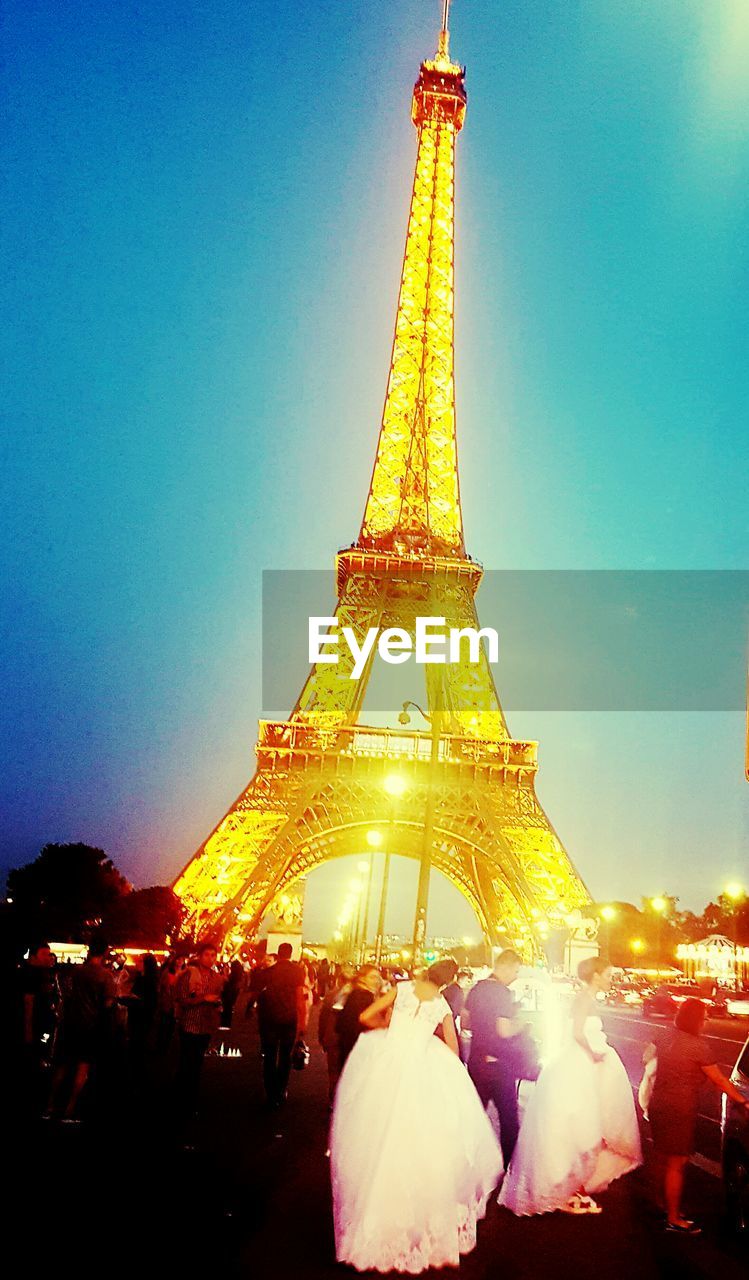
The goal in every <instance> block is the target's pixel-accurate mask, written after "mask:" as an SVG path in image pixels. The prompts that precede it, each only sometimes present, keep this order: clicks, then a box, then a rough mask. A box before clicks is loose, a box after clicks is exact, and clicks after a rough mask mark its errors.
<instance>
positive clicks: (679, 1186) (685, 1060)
mask: <svg viewBox="0 0 749 1280" xmlns="http://www.w3.org/2000/svg"><path fill="white" fill-rule="evenodd" d="M705 1014H706V1011H705V1006H704V1004H703V1003H702V1001H701V1000H697V999H688V1000H685V1001H684V1003H683V1004H682V1006H681V1008H680V1009H679V1011H678V1013H677V1015H676V1018H675V1021H674V1025H673V1027H669V1028H668V1029H667V1030H666V1031H665V1032H664V1034H663V1036H662V1037H660V1039H659V1041H658V1044H657V1045H656V1044H652V1043H651V1044H649V1045H648V1046H647V1048H646V1049H645V1053H644V1055H643V1061H644V1062H645V1063H646V1064H647V1063H648V1062H652V1061H653V1060H654V1059H655V1062H656V1071H655V1083H654V1085H653V1091H652V1094H651V1097H650V1101H649V1103H648V1119H649V1121H650V1132H651V1135H652V1138H653V1149H654V1153H655V1157H656V1162H657V1173H658V1181H659V1183H660V1184H661V1187H662V1195H663V1202H664V1208H665V1210H666V1230H667V1231H673V1232H676V1233H678V1234H680V1235H698V1234H699V1232H700V1227H698V1226H697V1224H696V1223H695V1222H693V1221H692V1219H691V1218H685V1217H684V1214H683V1213H682V1210H681V1200H682V1194H683V1190H684V1169H685V1166H686V1164H687V1161H688V1160H689V1157H690V1156H691V1155H692V1154H693V1152H694V1149H695V1130H696V1126H697V1109H698V1105H699V1100H700V1093H701V1090H702V1086H703V1085H704V1084H705V1083H706V1082H709V1083H710V1084H711V1085H713V1086H714V1088H716V1089H719V1090H720V1092H721V1093H724V1094H726V1095H727V1096H728V1097H729V1098H731V1099H732V1100H733V1101H734V1102H737V1103H738V1104H739V1105H741V1106H744V1107H746V1108H747V1109H749V1102H747V1100H746V1099H745V1098H744V1096H743V1094H742V1093H741V1092H740V1091H739V1090H738V1089H737V1088H736V1087H735V1085H733V1084H732V1083H731V1081H730V1080H729V1079H728V1078H727V1077H726V1076H725V1075H724V1074H723V1072H722V1071H721V1069H720V1067H719V1066H718V1065H717V1063H716V1061H715V1051H714V1050H713V1049H712V1048H711V1047H710V1043H709V1041H708V1040H707V1039H706V1038H705V1037H704V1036H703V1034H702V1033H703V1030H704V1026H705Z"/></svg>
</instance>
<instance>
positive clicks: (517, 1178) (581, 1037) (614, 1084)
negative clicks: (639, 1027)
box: [499, 956, 642, 1215]
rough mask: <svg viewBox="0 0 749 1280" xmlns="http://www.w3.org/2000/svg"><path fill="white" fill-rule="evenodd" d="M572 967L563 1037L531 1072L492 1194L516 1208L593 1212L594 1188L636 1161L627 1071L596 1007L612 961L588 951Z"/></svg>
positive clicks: (524, 1211)
mask: <svg viewBox="0 0 749 1280" xmlns="http://www.w3.org/2000/svg"><path fill="white" fill-rule="evenodd" d="M577 972H578V975H579V977H580V981H581V983H582V986H581V988H580V990H579V991H578V992H577V994H576V995H575V998H574V1001H573V1006H572V1011H571V1017H570V1018H569V1021H568V1024H567V1028H566V1036H565V1038H564V1041H563V1044H562V1047H561V1049H560V1050H559V1052H558V1053H557V1055H556V1056H555V1057H554V1058H552V1059H551V1060H550V1061H549V1062H548V1063H547V1064H546V1066H544V1068H543V1070H542V1071H541V1074H540V1076H539V1077H538V1082H537V1084H536V1086H535V1088H534V1090H533V1092H532V1094H531V1096H530V1100H529V1102H528V1106H527V1107H526V1110H525V1115H524V1118H523V1124H522V1127H521V1129H520V1137H519V1139H518V1143H517V1146H516V1148H515V1152H514V1155H513V1157H512V1161H511V1163H510V1167H509V1170H508V1172H507V1174H506V1175H505V1179H504V1181H503V1183H502V1190H501V1191H500V1194H499V1203H500V1204H501V1205H504V1206H505V1208H507V1209H510V1210H511V1211H512V1212H513V1213H515V1214H519V1215H520V1214H522V1215H525V1214H536V1213H550V1212H552V1211H553V1210H555V1209H562V1210H564V1211H565V1212H566V1213H575V1214H583V1213H600V1212H601V1209H600V1206H599V1205H598V1204H597V1203H596V1202H595V1200H593V1199H592V1195H593V1193H595V1192H598V1191H603V1190H605V1188H606V1187H607V1186H608V1185H609V1183H611V1182H613V1181H614V1179H615V1178H620V1177H621V1176H622V1175H623V1174H625V1173H629V1172H630V1171H631V1170H632V1169H636V1168H637V1166H638V1165H640V1164H642V1149H641V1146H640V1131H639V1128H638V1124H637V1115H636V1113H635V1106H634V1101H633V1099H632V1089H631V1086H630V1083H629V1078H628V1076H627V1072H626V1071H625V1069H624V1065H623V1063H622V1061H621V1058H620V1057H619V1055H618V1053H616V1051H615V1050H614V1049H612V1048H611V1046H610V1045H609V1044H608V1043H607V1040H606V1036H605V1034H604V1031H603V1024H602V1022H601V1018H600V1017H599V1016H598V1014H597V1008H598V1004H597V998H598V996H599V994H600V993H603V992H606V991H608V990H610V988H611V967H610V966H609V965H608V963H607V962H606V960H604V959H603V958H602V957H601V956H591V957H590V958H589V959H588V960H583V961H581V963H580V964H579V965H578V969H577Z"/></svg>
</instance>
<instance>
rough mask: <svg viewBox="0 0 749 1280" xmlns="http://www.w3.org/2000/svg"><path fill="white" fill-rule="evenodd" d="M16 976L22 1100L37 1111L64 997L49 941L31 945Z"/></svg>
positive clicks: (18, 1054)
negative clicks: (26, 957) (61, 992)
mask: <svg viewBox="0 0 749 1280" xmlns="http://www.w3.org/2000/svg"><path fill="white" fill-rule="evenodd" d="M17 978H18V986H17V988H16V992H17V1006H16V1013H17V1019H16V1031H17V1035H16V1043H15V1048H16V1049H17V1050H19V1052H18V1053H17V1054H16V1055H15V1064H16V1065H17V1066H18V1068H19V1075H20V1081H21V1084H20V1088H21V1098H22V1104H23V1106H24V1107H26V1106H28V1108H29V1109H30V1110H32V1111H36V1110H37V1109H38V1108H39V1106H40V1104H41V1102H42V1096H41V1095H42V1087H43V1077H44V1070H45V1068H46V1067H48V1066H49V1063H50V1061H51V1057H52V1050H53V1048H54V1041H55V1031H56V1028H57V1021H58V1017H59V1013H60V1005H61V1001H62V997H61V994H60V987H59V983H58V981H57V976H56V973H55V957H54V954H53V953H52V951H51V950H50V948H49V944H48V943H47V942H37V943H34V944H33V945H32V946H30V947H29V954H28V959H27V960H24V961H23V963H22V965H21V967H20V969H19V970H18V975H17Z"/></svg>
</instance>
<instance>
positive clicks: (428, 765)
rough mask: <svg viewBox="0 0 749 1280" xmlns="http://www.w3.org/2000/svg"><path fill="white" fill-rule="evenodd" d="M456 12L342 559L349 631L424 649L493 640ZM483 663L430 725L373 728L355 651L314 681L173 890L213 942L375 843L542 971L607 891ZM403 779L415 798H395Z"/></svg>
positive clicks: (466, 667) (433, 674)
mask: <svg viewBox="0 0 749 1280" xmlns="http://www.w3.org/2000/svg"><path fill="white" fill-rule="evenodd" d="M448 12H449V0H443V13H442V29H441V31H440V34H439V44H438V48H437V52H436V54H435V55H434V57H433V58H432V59H427V60H426V61H425V62H423V63H422V64H421V68H420V71H419V77H418V80H417V81H416V85H415V87H414V91H413V99H412V104H411V118H412V120H413V123H414V125H415V127H416V130H417V134H418V147H417V154H416V167H415V173H414V181H413V190H412V195H411V206H410V212H409V219H408V232H407V236H406V247H405V254H404V258H403V269H402V274H401V281H400V292H399V297H398V310H397V316H396V322H395V336H394V340H393V348H392V356H391V361H390V373H389V378H388V384H387V393H386V398H385V407H384V411H383V416H382V426H381V429H380V436H379V443H378V446H377V455H376V459H375V463H374V469H373V472H372V480H371V484H370V487H369V494H368V497H367V502H366V507H365V511H364V518H363V521H362V525H361V530H360V532H359V536H358V538H357V540H356V542H354V543H353V544H352V545H351V546H350V547H348V548H347V549H345V550H343V551H340V552H339V553H338V555H337V557H336V571H337V573H336V576H337V590H338V603H337V609H336V618H337V624H338V630H339V633H340V632H341V629H342V628H343V627H344V626H348V627H350V628H351V629H352V631H353V632H354V634H355V636H356V638H357V641H358V642H359V644H361V642H362V639H363V636H364V635H365V634H366V632H367V630H368V628H370V627H382V628H384V627H400V628H403V629H404V630H405V631H406V632H408V633H409V635H411V636H412V637H413V635H414V630H415V619H416V617H417V616H419V615H421V616H427V617H444V618H445V624H446V627H459V628H463V627H477V626H478V623H477V613H476V606H475V601H474V597H475V594H476V591H477V588H478V586H479V583H480V581H481V577H482V569H481V566H480V565H479V564H478V563H477V562H476V561H475V560H473V559H472V558H471V557H470V556H469V555H468V554H467V552H466V550H465V544H464V538H463V520H462V513H461V506H460V494H459V488H458V468H457V453H456V433H455V394H454V376H453V310H454V308H453V284H454V282H453V240H454V195H455V141H456V138H457V135H458V133H459V132H460V130H461V128H462V125H463V120H464V117H465V111H466V91H465V83H464V77H465V69H464V68H462V67H460V66H458V65H456V64H455V63H454V62H453V61H452V59H451V57H450V52H449V31H448ZM464 649H465V646H464ZM464 649H463V651H462V653H461V661H460V662H458V663H452V664H446V665H444V666H437V665H426V666H425V667H424V671H425V673H426V686H427V693H426V696H427V699H428V706H429V710H428V712H427V715H428V717H430V718H431V720H432V729H431V731H419V730H417V729H412V728H408V729H405V728H401V727H398V728H381V727H377V726H374V725H366V724H363V723H360V717H361V713H362V708H363V703H364V696H365V692H366V688H367V683H368V680H369V677H370V674H371V667H372V664H371V661H370V663H369V664H368V666H367V667H366V668H365V670H364V673H363V674H362V675H361V676H360V677H359V678H358V679H352V678H350V676H351V671H352V666H353V659H352V658H351V655H350V654H348V653H347V649H346V646H344V645H342V646H341V647H340V653H339V661H338V663H337V664H332V663H326V662H321V663H319V664H317V665H316V666H314V667H313V668H312V670H311V671H310V674H309V677H308V679H307V681H306V683H305V685H304V687H303V689H302V692H301V694H300V695H299V698H298V700H297V702H296V705H295V706H294V709H293V711H292V712H291V714H290V716H289V718H288V720H285V721H283V722H271V721H267V720H261V721H260V725H259V736H258V742H257V746H256V753H257V770H256V772H255V774H254V776H253V778H252V779H251V781H250V782H249V784H248V786H247V787H246V788H245V789H244V790H243V791H242V793H241V795H239V796H238V797H237V799H236V800H235V802H234V804H232V806H231V808H230V809H229V811H228V813H227V814H226V815H225V816H224V817H223V818H222V819H221V821H220V822H219V823H218V825H217V826H216V827H215V829H214V830H213V831H212V832H211V834H210V835H209V836H208V838H207V839H206V841H205V842H204V844H202V845H201V847H200V848H199V849H198V851H197V853H196V854H195V855H194V857H192V858H191V860H190V861H189V863H188V864H187V866H186V867H185V868H184V870H183V871H182V873H181V874H180V876H179V877H178V879H177V881H176V883H175V886H174V888H175V892H176V893H177V894H178V895H179V896H180V898H181V899H182V901H183V904H184V906H185V907H186V909H187V914H188V921H187V923H188V927H190V928H191V929H192V930H193V931H194V933H195V934H196V935H197V934H198V933H199V932H201V931H203V932H206V931H211V932H212V933H214V934H215V933H220V934H222V935H223V936H224V938H225V939H226V942H227V945H228V946H229V948H230V949H231V948H236V947H237V946H239V945H240V944H241V942H242V940H243V939H245V938H251V937H252V936H253V935H254V934H255V932H256V931H257V928H258V926H259V924H260V922H261V920H262V918H263V916H264V915H265V913H266V912H267V911H269V910H272V909H273V904H274V901H275V902H276V904H278V903H279V902H281V903H283V904H285V906H286V907H288V902H289V894H290V891H291V892H292V894H293V886H294V885H295V884H296V883H298V882H300V881H303V878H304V877H305V876H306V875H307V874H308V873H309V872H310V871H312V870H313V869H314V868H315V867H318V866H319V865H320V864H321V863H323V862H326V861H328V860H329V859H331V858H336V857H339V856H341V855H344V854H356V853H361V852H362V851H363V850H364V849H366V845H367V833H369V832H371V831H372V830H373V829H374V830H375V831H379V832H380V833H381V834H382V837H383V839H386V840H387V845H388V849H392V851H393V852H397V853H399V854H402V855H404V856H406V857H413V858H422V866H423V864H424V858H423V857H422V854H423V848H422V846H424V845H425V843H426V844H427V845H428V851H427V852H428V854H429V855H430V861H431V865H432V866H434V867H436V868H437V869H438V870H439V871H441V872H442V873H443V874H444V875H445V876H446V877H447V879H448V880H450V881H452V883H453V884H454V885H456V886H457V887H458V888H459V889H460V890H461V891H462V893H463V894H464V895H465V897H466V898H467V899H468V901H469V902H470V904H471V905H472V907H473V909H474V911H475V913H476V916H477V917H478V920H479V922H480V924H481V928H482V930H483V932H484V936H485V938H486V939H487V940H488V941H489V942H490V943H492V944H495V945H496V944H503V945H507V944H512V945H513V946H515V947H516V948H517V949H519V950H520V951H521V952H522V953H523V954H524V955H525V956H526V957H527V958H528V959H531V958H539V957H542V956H543V954H544V946H545V939H546V938H547V937H548V935H549V933H550V932H551V931H553V930H555V929H557V928H564V927H565V922H569V921H570V919H571V918H577V919H579V917H580V913H581V911H583V910H584V908H585V907H586V906H587V905H588V904H589V902H590V897H589V894H588V892H587V890H586V888H585V886H584V885H583V883H582V881H581V880H580V878H579V877H578V875H577V873H576V872H575V870H574V868H573V866H572V863H571V862H570V859H569V857H568V855H567V853H566V852H565V849H564V847H563V846H562V844H561V842H560V840H559V837H558V836H557V835H556V833H555V831H554V829H553V827H552V826H551V824H550V822H549V820H548V818H547V817H546V814H545V813H544V811H543V809H542V808H541V805H540V803H539V801H538V799H537V797H536V793H535V776H536V771H537V743H535V742H524V741H516V740H514V739H512V738H511V737H510V734H509V731H508V729H507V725H506V722H505V717H504V715H503V712H502V708H501V705H500V702H499V698H498V696H497V691H496V688H495V685H494V679H493V676H492V671H491V667H490V665H489V663H488V661H487V658H486V654H485V653H484V651H483V648H482V651H481V657H480V660H479V661H478V662H470V661H469V660H468V655H467V654H466V653H465V652H464ZM401 719H403V717H401ZM435 727H437V732H435ZM435 747H436V748H437V749H436V750H435ZM394 768H397V770H398V773H399V774H400V776H401V779H402V781H403V784H404V785H405V786H406V787H407V803H406V802H402V803H401V804H398V805H394V804H393V803H392V802H389V800H388V796H387V792H386V783H387V780H388V776H389V775H391V774H392V772H393V770H394ZM425 829H426V832H427V833H428V836H427V838H426V840H425ZM282 909H283V908H282ZM414 961H416V957H414Z"/></svg>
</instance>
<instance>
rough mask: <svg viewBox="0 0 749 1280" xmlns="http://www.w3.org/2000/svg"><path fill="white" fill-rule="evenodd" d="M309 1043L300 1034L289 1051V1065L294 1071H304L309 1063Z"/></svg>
mask: <svg viewBox="0 0 749 1280" xmlns="http://www.w3.org/2000/svg"><path fill="white" fill-rule="evenodd" d="M309 1057H310V1054H309V1045H308V1044H306V1042H305V1041H304V1040H303V1039H302V1037H301V1036H300V1037H299V1039H298V1040H297V1042H296V1044H295V1045H294V1048H293V1049H292V1051H291V1065H292V1067H293V1068H294V1070H295V1071H304V1068H305V1067H306V1066H308V1065H309Z"/></svg>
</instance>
